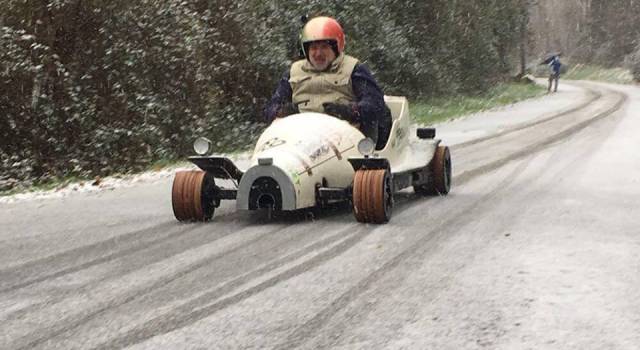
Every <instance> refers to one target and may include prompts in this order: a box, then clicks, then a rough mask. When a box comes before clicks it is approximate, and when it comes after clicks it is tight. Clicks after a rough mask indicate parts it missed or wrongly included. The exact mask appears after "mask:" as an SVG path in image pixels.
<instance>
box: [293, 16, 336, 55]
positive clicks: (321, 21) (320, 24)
mask: <svg viewBox="0 0 640 350" xmlns="http://www.w3.org/2000/svg"><path fill="white" fill-rule="evenodd" d="M314 41H326V42H328V43H329V44H330V45H331V47H333V51H334V52H335V54H336V56H339V55H340V54H341V53H342V52H343V51H344V31H342V27H341V26H340V23H338V21H336V20H335V19H333V18H331V17H315V18H312V19H310V20H309V21H308V22H307V23H306V24H305V25H304V28H303V29H302V33H301V34H300V43H301V44H302V51H303V53H304V56H305V57H307V58H309V44H311V43H312V42H314Z"/></svg>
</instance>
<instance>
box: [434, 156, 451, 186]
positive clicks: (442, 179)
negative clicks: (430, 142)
mask: <svg viewBox="0 0 640 350" xmlns="http://www.w3.org/2000/svg"><path fill="white" fill-rule="evenodd" d="M432 169H433V174H434V178H435V181H434V187H435V188H434V189H435V192H436V194H441V195H446V194H447V193H449V189H450V188H451V155H450V153H449V147H446V146H438V149H437V151H436V157H435V159H434V163H433V168H432Z"/></svg>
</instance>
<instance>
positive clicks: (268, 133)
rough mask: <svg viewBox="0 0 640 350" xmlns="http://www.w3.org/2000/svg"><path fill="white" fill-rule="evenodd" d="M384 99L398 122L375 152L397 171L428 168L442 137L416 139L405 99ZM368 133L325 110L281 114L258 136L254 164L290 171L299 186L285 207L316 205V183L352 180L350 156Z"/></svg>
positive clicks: (344, 184) (339, 184)
mask: <svg viewBox="0 0 640 350" xmlns="http://www.w3.org/2000/svg"><path fill="white" fill-rule="evenodd" d="M385 102H386V103H387V105H388V106H389V108H390V109H391V114H392V116H393V126H392V128H391V134H390V136H389V140H388V141H387V144H386V146H385V147H384V149H382V150H379V151H376V152H375V153H374V155H373V157H379V158H386V159H387V160H388V161H389V163H390V165H391V171H392V173H397V172H403V171H408V170H413V169H419V168H422V167H425V166H426V165H427V164H428V163H429V162H430V161H431V158H432V157H433V154H434V153H435V149H436V147H437V145H438V142H439V141H437V140H417V138H416V136H415V135H409V132H410V124H411V118H410V116H409V106H408V103H407V99H406V98H404V97H395V96H385ZM411 136H413V137H411ZM410 137H411V138H412V139H415V140H412V141H411V140H410ZM363 138H364V135H363V134H362V133H361V132H360V131H359V130H358V129H357V128H355V127H354V126H352V125H351V124H349V123H348V122H346V121H343V120H340V119H338V118H334V117H331V116H328V115H326V114H321V113H300V114H296V115H292V116H288V117H286V118H281V119H276V120H275V121H274V122H273V123H272V124H271V125H270V126H269V127H268V128H267V129H266V130H265V131H264V132H263V134H262V135H261V136H260V138H259V139H258V142H257V144H256V147H255V149H254V152H253V156H252V158H251V161H250V166H249V168H250V169H251V168H253V167H261V165H259V159H263V162H264V160H267V162H269V161H268V159H271V161H272V166H275V167H277V168H279V169H281V170H282V171H283V172H284V173H285V174H287V176H288V177H289V180H290V181H291V183H292V184H293V188H295V202H296V203H295V208H284V207H283V209H284V210H291V209H298V208H305V207H311V206H314V205H316V197H315V195H316V193H315V192H316V186H317V185H323V186H327V187H343V188H346V187H348V186H350V185H351V183H352V181H353V175H354V170H353V167H352V166H351V164H350V163H349V162H348V160H347V159H348V158H349V157H357V158H361V157H362V155H361V154H360V153H359V152H358V150H357V144H358V142H359V141H360V140H362V139H363ZM265 170H266V167H265ZM265 175H266V174H265ZM323 180H324V183H323ZM241 206H242V207H243V205H241V204H240V203H238V207H239V208H240V207H241Z"/></svg>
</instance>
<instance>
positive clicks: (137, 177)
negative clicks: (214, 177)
mask: <svg viewBox="0 0 640 350" xmlns="http://www.w3.org/2000/svg"><path fill="white" fill-rule="evenodd" d="M223 156H225V157H229V158H231V159H232V160H233V161H234V163H238V166H240V167H242V165H243V164H245V163H247V162H248V160H249V157H250V154H249V153H248V152H246V153H240V154H233V155H223ZM190 169H196V166H195V165H193V164H191V163H187V162H180V163H178V164H175V165H171V166H167V167H164V168H162V169H160V170H152V171H145V172H142V173H138V174H128V175H115V176H108V177H104V178H97V179H94V180H86V181H80V182H75V183H68V184H63V185H60V187H56V188H54V189H50V190H31V191H26V192H21V193H16V194H12V195H7V196H0V203H14V202H17V201H25V200H34V199H45V198H46V199H49V198H63V197H67V196H70V195H73V194H79V193H97V192H103V191H111V190H114V189H116V188H125V187H132V186H136V185H140V184H148V183H155V182H158V181H162V180H165V179H167V178H170V177H172V176H173V174H175V172H176V171H179V170H190Z"/></svg>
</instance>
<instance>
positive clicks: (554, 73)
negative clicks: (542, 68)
mask: <svg viewBox="0 0 640 350" xmlns="http://www.w3.org/2000/svg"><path fill="white" fill-rule="evenodd" d="M548 65H549V68H550V70H551V72H550V73H549V87H548V88H547V92H551V87H552V85H553V92H557V91H558V81H559V80H560V67H562V63H560V54H557V55H553V57H552V58H551V60H550V61H549V63H548Z"/></svg>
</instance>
